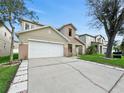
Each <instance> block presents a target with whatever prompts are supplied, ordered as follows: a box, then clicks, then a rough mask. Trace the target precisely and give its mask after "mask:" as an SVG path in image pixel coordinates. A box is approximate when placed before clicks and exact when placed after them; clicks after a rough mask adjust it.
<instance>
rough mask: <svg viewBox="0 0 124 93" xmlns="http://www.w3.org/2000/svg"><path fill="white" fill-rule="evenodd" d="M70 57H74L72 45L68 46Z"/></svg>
mask: <svg viewBox="0 0 124 93" xmlns="http://www.w3.org/2000/svg"><path fill="white" fill-rule="evenodd" d="M68 56H69V57H71V56H72V44H68Z"/></svg>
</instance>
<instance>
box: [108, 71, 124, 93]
mask: <svg viewBox="0 0 124 93" xmlns="http://www.w3.org/2000/svg"><path fill="white" fill-rule="evenodd" d="M123 77H124V73H122V75H121V76H120V77H119V79H118V80H117V81H116V82H115V84H114V85H113V86H112V88H111V89H110V90H109V92H108V93H111V92H112V90H113V89H114V88H115V87H116V86H117V84H118V83H119V82H120V80H121V79H122V78H123Z"/></svg>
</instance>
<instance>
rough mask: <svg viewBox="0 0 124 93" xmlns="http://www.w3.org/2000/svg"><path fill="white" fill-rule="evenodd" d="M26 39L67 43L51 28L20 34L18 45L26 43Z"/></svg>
mask: <svg viewBox="0 0 124 93" xmlns="http://www.w3.org/2000/svg"><path fill="white" fill-rule="evenodd" d="M28 39H38V40H46V41H54V42H62V43H66V42H67V41H66V40H65V39H64V38H63V37H61V36H60V35H58V33H57V32H55V31H54V30H53V29H51V28H44V29H38V30H35V31H30V32H25V33H21V34H20V35H19V40H20V43H28Z"/></svg>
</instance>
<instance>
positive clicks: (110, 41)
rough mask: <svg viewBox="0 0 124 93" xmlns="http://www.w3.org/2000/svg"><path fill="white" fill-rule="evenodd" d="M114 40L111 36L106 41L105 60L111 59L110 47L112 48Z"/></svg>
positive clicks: (113, 36)
mask: <svg viewBox="0 0 124 93" xmlns="http://www.w3.org/2000/svg"><path fill="white" fill-rule="evenodd" d="M114 40H115V35H111V36H110V38H109V39H108V45H107V51H106V57H107V58H112V46H113V42H114Z"/></svg>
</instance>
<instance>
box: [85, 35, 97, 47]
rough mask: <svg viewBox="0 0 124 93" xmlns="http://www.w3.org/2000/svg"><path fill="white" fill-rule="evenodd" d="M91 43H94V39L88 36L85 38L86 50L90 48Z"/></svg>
mask: <svg viewBox="0 0 124 93" xmlns="http://www.w3.org/2000/svg"><path fill="white" fill-rule="evenodd" d="M91 42H95V38H93V37H90V36H86V48H88V47H89V46H91Z"/></svg>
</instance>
